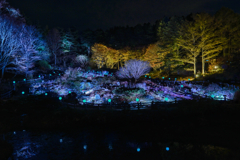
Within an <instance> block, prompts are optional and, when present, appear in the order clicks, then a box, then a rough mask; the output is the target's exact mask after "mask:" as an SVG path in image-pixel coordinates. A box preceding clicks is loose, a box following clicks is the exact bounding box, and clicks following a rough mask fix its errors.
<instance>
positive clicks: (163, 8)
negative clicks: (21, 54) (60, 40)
mask: <svg viewBox="0 0 240 160" xmlns="http://www.w3.org/2000/svg"><path fill="white" fill-rule="evenodd" d="M7 1H8V2H9V4H10V5H11V6H12V7H14V8H16V9H17V8H19V9H20V11H21V13H23V14H24V15H25V16H26V17H27V18H28V19H30V21H31V22H33V23H34V24H37V23H39V24H40V25H41V26H42V27H45V26H46V25H48V26H49V27H50V28H53V27H62V28H68V27H71V26H75V27H76V28H77V29H79V30H85V29H87V28H90V29H94V30H95V29H108V28H111V27H114V26H126V25H129V26H134V25H136V24H139V23H141V24H143V23H148V22H150V23H154V22H155V21H156V20H159V19H161V18H163V17H164V16H167V17H169V16H174V15H177V16H186V15H188V14H190V13H196V12H208V13H210V14H214V13H215V12H216V11H217V10H219V9H220V8H221V7H223V6H224V7H228V8H230V9H232V10H234V11H235V12H237V13H240V8H239V6H240V1H239V0H7Z"/></svg>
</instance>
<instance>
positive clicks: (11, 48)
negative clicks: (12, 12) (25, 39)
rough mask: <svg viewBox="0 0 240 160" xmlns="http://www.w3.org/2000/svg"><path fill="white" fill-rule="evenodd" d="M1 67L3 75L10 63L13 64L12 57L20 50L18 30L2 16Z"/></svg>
mask: <svg viewBox="0 0 240 160" xmlns="http://www.w3.org/2000/svg"><path fill="white" fill-rule="evenodd" d="M0 22H1V23H0V69H1V70H2V77H3V75H4V71H5V69H6V67H7V66H8V65H9V64H12V57H14V54H15V53H16V52H17V51H18V50H19V47H20V44H19V42H18V39H19V38H18V34H19V32H18V30H17V28H16V27H15V26H14V24H13V23H12V22H11V21H10V20H8V19H7V18H3V17H0Z"/></svg>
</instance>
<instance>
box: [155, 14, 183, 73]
mask: <svg viewBox="0 0 240 160" xmlns="http://www.w3.org/2000/svg"><path fill="white" fill-rule="evenodd" d="M183 23H184V21H183V18H182V17H176V16H173V17H171V18H170V19H169V20H168V21H167V22H165V21H164V20H162V21H160V23H159V26H158V31H157V35H158V38H159V42H158V45H159V47H160V48H161V50H163V51H164V52H163V53H165V54H164V58H163V57H162V58H163V59H162V63H164V65H163V66H161V68H160V72H163V73H164V74H167V75H170V74H171V73H172V71H173V70H174V69H175V68H176V67H177V66H179V65H183V64H184V63H182V62H181V61H175V60H174V59H179V58H180V52H181V49H182V48H181V47H180V46H179V45H178V43H177V38H179V37H180V29H181V25H182V24H183Z"/></svg>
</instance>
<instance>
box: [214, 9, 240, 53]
mask: <svg viewBox="0 0 240 160" xmlns="http://www.w3.org/2000/svg"><path fill="white" fill-rule="evenodd" d="M214 17H215V20H216V22H217V23H218V30H219V31H220V32H219V36H221V37H222V38H224V39H225V43H224V44H223V55H224V56H226V55H228V56H230V55H231V53H234V52H236V51H237V52H239V48H240V38H239V36H240V15H239V14H237V13H235V12H234V11H233V10H231V9H229V8H225V7H222V8H221V9H220V10H219V11H218V12H216V14H215V15H214Z"/></svg>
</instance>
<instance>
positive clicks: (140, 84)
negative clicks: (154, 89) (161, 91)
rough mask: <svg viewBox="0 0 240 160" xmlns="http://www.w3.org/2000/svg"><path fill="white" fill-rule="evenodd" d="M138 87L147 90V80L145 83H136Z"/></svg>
mask: <svg viewBox="0 0 240 160" xmlns="http://www.w3.org/2000/svg"><path fill="white" fill-rule="evenodd" d="M136 87H137V88H143V89H144V90H147V85H146V83H145V82H143V83H137V84H136Z"/></svg>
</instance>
